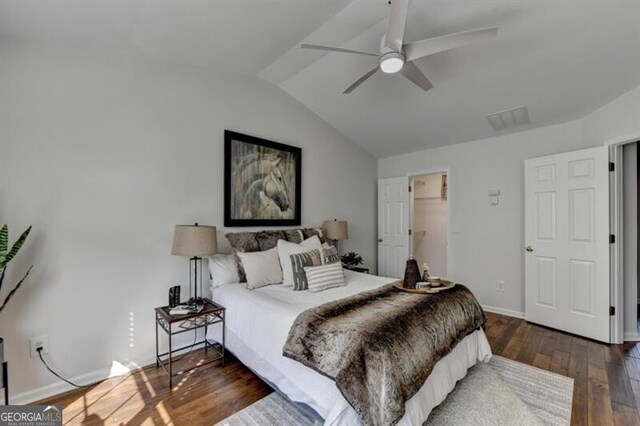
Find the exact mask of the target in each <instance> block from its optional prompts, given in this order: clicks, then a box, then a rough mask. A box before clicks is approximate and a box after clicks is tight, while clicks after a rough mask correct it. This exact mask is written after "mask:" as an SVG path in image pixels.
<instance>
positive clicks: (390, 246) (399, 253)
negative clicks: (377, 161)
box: [378, 176, 409, 278]
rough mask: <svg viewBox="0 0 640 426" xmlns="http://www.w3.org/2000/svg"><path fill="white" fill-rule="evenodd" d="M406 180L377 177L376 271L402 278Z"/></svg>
mask: <svg viewBox="0 0 640 426" xmlns="http://www.w3.org/2000/svg"><path fill="white" fill-rule="evenodd" d="M408 206H409V180H408V179H407V177H406V176H403V177H397V178H389V179H380V180H378V275H380V276H383V277H392V278H402V277H403V276H404V266H405V263H406V261H407V256H408V252H409V226H408V223H407V222H408V219H409V211H408V210H407V208H408Z"/></svg>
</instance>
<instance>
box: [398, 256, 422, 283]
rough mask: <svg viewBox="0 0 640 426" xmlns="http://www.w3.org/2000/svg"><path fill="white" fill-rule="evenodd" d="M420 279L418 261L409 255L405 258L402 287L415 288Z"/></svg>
mask: <svg viewBox="0 0 640 426" xmlns="http://www.w3.org/2000/svg"><path fill="white" fill-rule="evenodd" d="M418 281H420V269H419V268H418V262H416V260H415V259H414V258H413V256H410V257H409V259H407V266H406V267H405V269H404V281H403V283H402V286H403V287H404V288H416V284H417V283H418Z"/></svg>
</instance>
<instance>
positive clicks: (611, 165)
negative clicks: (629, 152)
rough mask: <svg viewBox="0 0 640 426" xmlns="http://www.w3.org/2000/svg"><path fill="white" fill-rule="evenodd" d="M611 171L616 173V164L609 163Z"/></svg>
mask: <svg viewBox="0 0 640 426" xmlns="http://www.w3.org/2000/svg"><path fill="white" fill-rule="evenodd" d="M609 171H610V172H615V171H616V165H615V163H609Z"/></svg>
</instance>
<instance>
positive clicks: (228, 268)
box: [208, 254, 240, 290]
mask: <svg viewBox="0 0 640 426" xmlns="http://www.w3.org/2000/svg"><path fill="white" fill-rule="evenodd" d="M208 259H209V278H210V279H211V289H212V290H213V289H214V288H216V287H220V286H221V285H223V284H233V283H237V282H238V281H240V277H238V267H237V265H236V258H235V256H234V255H233V254H216V255H214V256H210V257H209V258H208Z"/></svg>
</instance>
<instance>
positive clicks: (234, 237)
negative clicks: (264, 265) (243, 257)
mask: <svg viewBox="0 0 640 426" xmlns="http://www.w3.org/2000/svg"><path fill="white" fill-rule="evenodd" d="M226 237H227V241H229V244H231V247H232V248H233V249H234V250H235V251H237V252H239V253H250V252H253V251H260V245H259V244H258V240H256V232H231V233H228V234H227V235H226Z"/></svg>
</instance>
